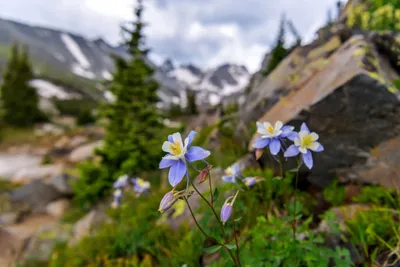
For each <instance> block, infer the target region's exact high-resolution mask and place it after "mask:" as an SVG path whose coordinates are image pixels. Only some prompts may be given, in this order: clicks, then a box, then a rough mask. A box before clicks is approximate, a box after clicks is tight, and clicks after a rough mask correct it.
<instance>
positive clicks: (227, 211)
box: [221, 203, 232, 224]
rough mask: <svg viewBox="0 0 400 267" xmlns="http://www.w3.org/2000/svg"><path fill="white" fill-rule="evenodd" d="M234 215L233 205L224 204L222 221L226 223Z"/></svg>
mask: <svg viewBox="0 0 400 267" xmlns="http://www.w3.org/2000/svg"><path fill="white" fill-rule="evenodd" d="M231 215H232V205H231V204H229V203H228V204H224V205H223V206H222V209H221V222H222V223H223V224H225V223H226V222H227V221H228V220H229V218H230V217H231Z"/></svg>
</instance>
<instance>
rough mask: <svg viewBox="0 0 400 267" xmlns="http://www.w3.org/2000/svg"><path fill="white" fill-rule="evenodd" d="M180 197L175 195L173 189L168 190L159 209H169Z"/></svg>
mask: <svg viewBox="0 0 400 267" xmlns="http://www.w3.org/2000/svg"><path fill="white" fill-rule="evenodd" d="M177 200H178V199H177V198H175V195H174V193H173V191H170V192H167V193H166V194H165V195H164V197H163V198H162V199H161V202H160V207H159V208H158V211H159V212H161V213H163V212H164V211H166V210H168V209H169V208H171V207H172V205H174V203H175V202H176V201H177Z"/></svg>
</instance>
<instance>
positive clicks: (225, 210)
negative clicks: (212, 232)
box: [220, 190, 239, 224]
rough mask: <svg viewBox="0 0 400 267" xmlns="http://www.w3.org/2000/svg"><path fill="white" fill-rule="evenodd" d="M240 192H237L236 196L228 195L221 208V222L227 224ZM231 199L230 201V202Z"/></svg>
mask: <svg viewBox="0 0 400 267" xmlns="http://www.w3.org/2000/svg"><path fill="white" fill-rule="evenodd" d="M238 194H239V190H238V191H237V192H236V194H235V196H231V197H228V198H227V199H226V200H225V203H224V205H223V206H222V208H221V214H220V218H221V222H222V223H223V224H225V223H226V222H227V221H228V220H229V218H230V217H231V215H232V209H233V204H234V203H235V200H236V197H237V195H238ZM229 201H230V202H229Z"/></svg>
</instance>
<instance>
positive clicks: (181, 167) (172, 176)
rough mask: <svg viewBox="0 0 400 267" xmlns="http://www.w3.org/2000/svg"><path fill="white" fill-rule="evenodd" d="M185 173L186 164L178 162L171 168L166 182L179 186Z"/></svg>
mask: <svg viewBox="0 0 400 267" xmlns="http://www.w3.org/2000/svg"><path fill="white" fill-rule="evenodd" d="M186 171H187V167H186V163H185V162H183V161H182V160H178V161H176V162H175V164H173V165H172V166H171V168H170V169H169V173H168V181H169V183H170V185H172V186H176V185H177V184H179V183H180V182H181V181H182V179H183V176H184V175H185V173H186Z"/></svg>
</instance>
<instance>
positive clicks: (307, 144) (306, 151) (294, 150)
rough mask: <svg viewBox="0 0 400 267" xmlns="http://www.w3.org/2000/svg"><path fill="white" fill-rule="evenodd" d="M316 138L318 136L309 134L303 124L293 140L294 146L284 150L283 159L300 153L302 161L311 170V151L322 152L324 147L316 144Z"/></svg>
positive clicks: (312, 163) (312, 133)
mask: <svg viewBox="0 0 400 267" xmlns="http://www.w3.org/2000/svg"><path fill="white" fill-rule="evenodd" d="M318 138H319V136H318V134H316V133H314V132H310V130H309V129H308V127H307V125H306V124H305V123H303V124H302V125H301V128H300V132H299V133H298V134H297V135H296V137H295V138H294V145H291V146H290V147H289V148H288V149H287V150H286V152H285V157H287V158H288V157H294V156H297V155H298V154H299V153H301V157H302V161H303V162H304V164H305V165H306V166H307V167H308V168H309V169H311V168H312V167H313V165H314V161H313V157H312V154H311V151H313V152H321V151H324V147H323V146H322V145H321V144H320V143H319V142H317V140H318Z"/></svg>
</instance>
